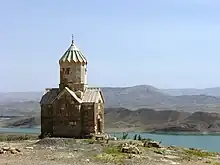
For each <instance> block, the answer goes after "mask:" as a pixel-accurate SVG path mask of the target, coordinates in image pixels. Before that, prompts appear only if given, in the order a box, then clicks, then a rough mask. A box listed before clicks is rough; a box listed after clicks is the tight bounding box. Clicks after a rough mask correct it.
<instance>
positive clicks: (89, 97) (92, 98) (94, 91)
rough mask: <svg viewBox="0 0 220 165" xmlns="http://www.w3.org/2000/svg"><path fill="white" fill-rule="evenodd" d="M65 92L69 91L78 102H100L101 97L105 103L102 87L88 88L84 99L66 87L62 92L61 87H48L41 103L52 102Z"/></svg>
mask: <svg viewBox="0 0 220 165" xmlns="http://www.w3.org/2000/svg"><path fill="white" fill-rule="evenodd" d="M65 92H68V93H69V94H70V95H71V96H72V97H73V98H74V99H75V100H76V101H77V102H78V103H98V102H99V100H100V99H101V100H102V102H103V103H104V102H105V100H104V96H103V93H102V91H101V89H100V88H91V87H90V88H86V91H85V92H84V94H83V96H82V99H80V98H79V97H78V96H77V95H76V94H75V92H73V91H72V90H70V89H69V88H68V87H65V88H64V89H63V90H62V91H61V92H60V93H59V88H52V89H47V90H46V92H45V94H44V95H43V96H42V98H41V101H40V104H41V105H43V104H52V103H53V102H54V101H55V99H56V98H59V97H61V96H62V95H63V94H64V93H65Z"/></svg>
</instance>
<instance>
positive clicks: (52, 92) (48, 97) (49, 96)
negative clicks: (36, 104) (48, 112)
mask: <svg viewBox="0 0 220 165" xmlns="http://www.w3.org/2000/svg"><path fill="white" fill-rule="evenodd" d="M58 94H59V88H50V89H46V91H45V93H44V94H43V96H42V97H41V100H40V104H41V105H43V104H50V103H51V101H52V100H54V99H55V98H56V97H57V95H58Z"/></svg>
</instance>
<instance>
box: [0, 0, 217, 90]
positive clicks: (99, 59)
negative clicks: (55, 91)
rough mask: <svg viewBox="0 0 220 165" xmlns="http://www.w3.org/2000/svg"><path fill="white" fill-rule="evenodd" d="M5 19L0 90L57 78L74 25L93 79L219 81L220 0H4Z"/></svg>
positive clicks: (167, 83)
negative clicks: (59, 61) (60, 59)
mask: <svg viewBox="0 0 220 165" xmlns="http://www.w3.org/2000/svg"><path fill="white" fill-rule="evenodd" d="M0 25H1V26H0V36H1V40H0V59H1V61H0V62H1V63H0V69H1V72H0V73H1V78H0V91H42V90H44V88H46V87H56V86H58V84H59V65H58V60H59V58H60V57H61V56H62V54H63V53H64V51H65V50H66V49H67V48H68V47H69V45H70V42H71V34H72V33H73V34H74V35H75V40H76V45H77V46H78V47H79V48H80V49H81V50H82V52H83V53H84V54H85V55H86V57H87V58H88V61H89V64H88V74H89V75H88V81H89V84H90V85H92V86H132V85H138V84H149V85H153V86H155V87H158V88H188V87H192V88H194V87H196V88H205V87H213V86H220V65H219V64H220V1H217V0H216V1H214V0H206V1H204V0H184V1H183V0H178V1H177V0H166V1H165V0H135V1H134V0H109V1H103V0H92V1H90V0H78V1H77V0H62V1H61V0H47V1H45V0H37V1H30V0H19V1H18V0H7V1H1V3H0Z"/></svg>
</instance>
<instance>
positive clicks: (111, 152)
mask: <svg viewBox="0 0 220 165" xmlns="http://www.w3.org/2000/svg"><path fill="white" fill-rule="evenodd" d="M126 158H127V154H125V153H122V152H121V151H120V148H119V147H117V146H108V147H105V148H104V150H103V153H101V154H98V155H96V156H95V159H96V160H101V161H104V162H114V163H119V164H120V163H122V164H123V162H124V161H125V159H126Z"/></svg>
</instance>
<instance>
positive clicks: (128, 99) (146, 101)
mask: <svg viewBox="0 0 220 165" xmlns="http://www.w3.org/2000/svg"><path fill="white" fill-rule="evenodd" d="M102 90H103V93H104V97H105V100H106V103H105V107H107V108H111V107H124V108H128V109H131V110H135V109H138V108H152V109H155V110H182V111H188V112H194V111H209V112H210V111H219V110H220V87H216V88H206V89H158V88H155V87H153V86H149V85H138V86H133V87H104V88H102ZM42 94H43V92H9V93H0V112H1V109H5V108H6V107H7V109H8V110H7V111H10V110H12V109H14V108H17V106H18V105H19V106H22V104H23V103H24V102H25V104H26V103H28V104H32V103H33V105H34V109H40V107H39V105H38V104H37V103H36V102H37V101H39V100H40V98H41V96H42ZM32 101H33V102H32ZM13 104H16V105H13ZM26 106H27V105H26ZM10 107H11V108H10ZM21 109H22V108H20V110H21ZM25 109H26V110H27V108H25ZM31 109H32V110H33V108H31V107H29V110H31ZM26 110H25V111H26Z"/></svg>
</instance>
